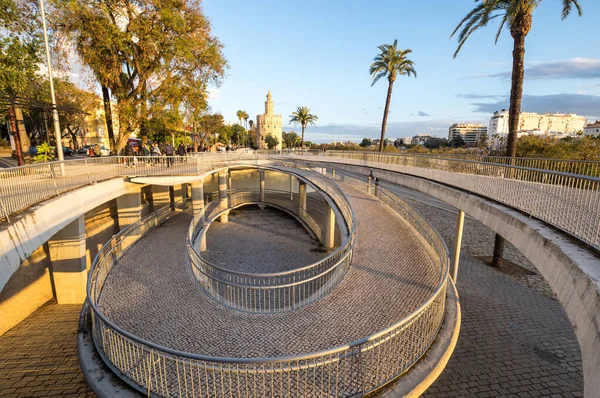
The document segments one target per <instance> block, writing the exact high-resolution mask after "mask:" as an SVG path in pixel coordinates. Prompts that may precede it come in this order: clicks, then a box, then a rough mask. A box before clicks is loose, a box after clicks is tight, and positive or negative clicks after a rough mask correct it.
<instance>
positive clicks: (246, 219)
mask: <svg viewBox="0 0 600 398" xmlns="http://www.w3.org/2000/svg"><path fill="white" fill-rule="evenodd" d="M206 242H207V245H206V247H207V249H208V250H207V251H206V252H204V253H203V254H202V255H203V257H204V258H206V259H207V260H209V261H211V262H212V263H213V264H215V265H217V266H219V267H223V268H226V269H229V270H233V271H239V272H251V273H270V272H283V271H289V270H292V269H297V268H301V267H304V266H307V265H310V264H313V263H315V262H317V261H318V260H319V259H321V258H323V257H324V256H325V255H326V254H327V253H325V252H324V250H322V249H321V246H320V244H319V241H318V240H315V239H312V238H311V236H310V235H309V234H308V233H307V232H306V230H305V229H304V228H303V227H302V226H301V225H300V224H299V223H298V221H296V219H294V217H292V216H290V215H289V214H287V213H284V212H282V211H279V210H276V209H273V208H272V207H266V208H265V209H264V210H261V209H260V208H259V207H258V206H245V207H243V208H242V209H236V210H232V211H231V212H230V213H229V222H228V223H226V224H221V223H220V222H214V223H212V224H211V226H210V228H209V229H208V233H207V236H206ZM290 242H293V244H290Z"/></svg>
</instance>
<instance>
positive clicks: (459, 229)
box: [452, 210, 465, 283]
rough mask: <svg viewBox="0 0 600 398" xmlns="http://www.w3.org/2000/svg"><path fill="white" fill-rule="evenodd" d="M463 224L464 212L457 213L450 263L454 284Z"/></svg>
mask: <svg viewBox="0 0 600 398" xmlns="http://www.w3.org/2000/svg"><path fill="white" fill-rule="evenodd" d="M464 224H465V212H464V211H462V210H459V211H458V221H457V223H456V242H455V243H454V260H453V261H452V279H453V280H454V283H456V277H457V276H458V263H459V261H460V247H461V245H462V234H463V226H464Z"/></svg>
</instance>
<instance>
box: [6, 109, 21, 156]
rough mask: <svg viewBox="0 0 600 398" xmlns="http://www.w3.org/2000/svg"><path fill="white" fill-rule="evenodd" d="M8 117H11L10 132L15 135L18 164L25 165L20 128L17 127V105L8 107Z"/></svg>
mask: <svg viewBox="0 0 600 398" xmlns="http://www.w3.org/2000/svg"><path fill="white" fill-rule="evenodd" d="M8 117H9V119H10V132H11V134H12V135H13V139H14V141H15V153H16V155H17V166H23V164H24V163H23V152H22V151H21V139H20V137H19V130H18V128H17V116H16V112H15V107H14V105H12V106H11V107H10V108H8Z"/></svg>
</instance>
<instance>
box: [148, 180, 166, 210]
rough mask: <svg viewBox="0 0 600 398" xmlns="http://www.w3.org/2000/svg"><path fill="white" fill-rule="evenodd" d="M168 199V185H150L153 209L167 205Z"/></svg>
mask: <svg viewBox="0 0 600 398" xmlns="http://www.w3.org/2000/svg"><path fill="white" fill-rule="evenodd" d="M169 202H170V199H169V187H167V186H162V185H152V205H153V208H154V211H156V210H158V209H160V208H162V207H165V206H168V205H169Z"/></svg>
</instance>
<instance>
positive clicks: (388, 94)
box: [379, 80, 394, 152]
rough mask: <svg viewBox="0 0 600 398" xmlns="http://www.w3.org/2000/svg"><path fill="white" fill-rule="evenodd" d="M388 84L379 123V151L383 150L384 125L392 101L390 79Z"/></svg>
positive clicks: (392, 84)
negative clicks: (381, 118) (381, 119)
mask: <svg viewBox="0 0 600 398" xmlns="http://www.w3.org/2000/svg"><path fill="white" fill-rule="evenodd" d="M389 82H390V84H389V86H388V92H387V98H386V100H385V109H384V110H383V122H382V123H381V142H379V152H383V148H384V147H385V127H386V125H387V118H388V112H389V111H390V102H392V87H393V86H394V81H393V80H390V81H389Z"/></svg>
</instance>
